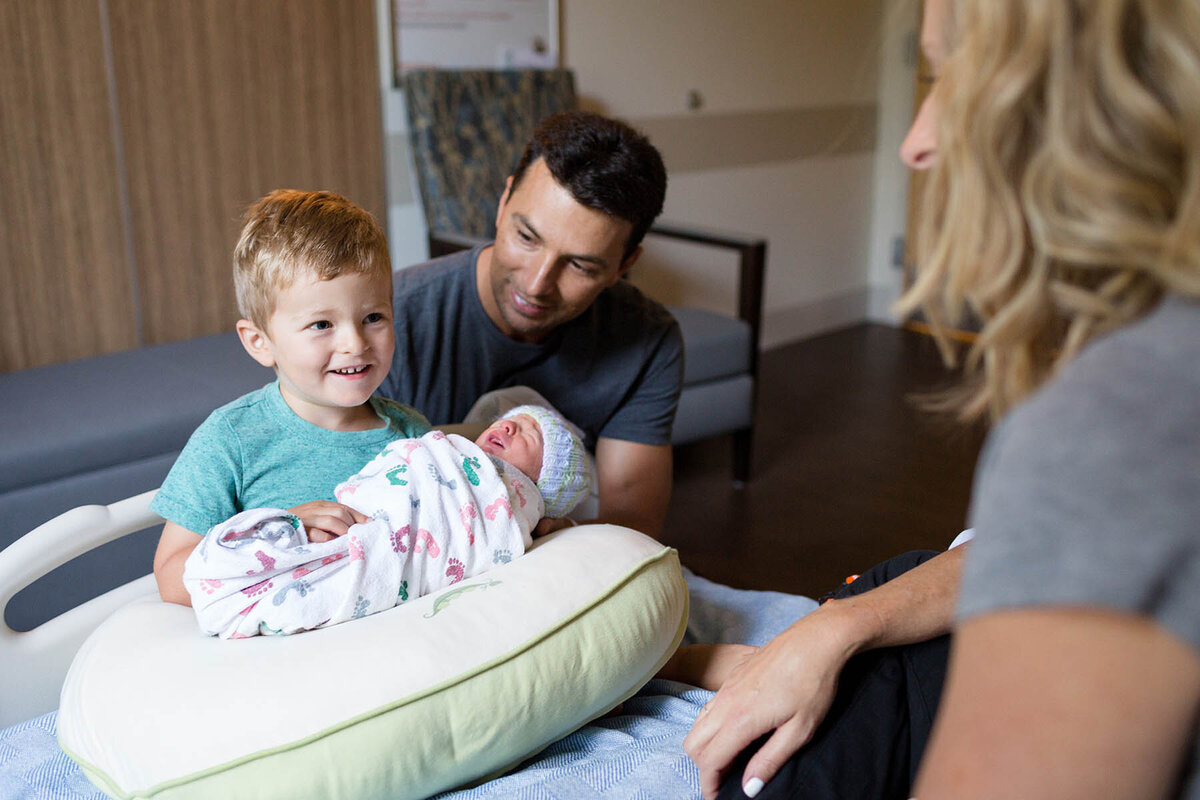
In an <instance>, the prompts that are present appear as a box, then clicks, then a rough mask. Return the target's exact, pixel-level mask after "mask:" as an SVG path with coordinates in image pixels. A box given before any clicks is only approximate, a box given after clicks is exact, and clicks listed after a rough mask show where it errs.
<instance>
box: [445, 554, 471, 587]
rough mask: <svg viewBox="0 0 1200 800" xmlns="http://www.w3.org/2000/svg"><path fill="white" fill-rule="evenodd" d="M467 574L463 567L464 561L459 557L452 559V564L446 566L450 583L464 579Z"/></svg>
mask: <svg viewBox="0 0 1200 800" xmlns="http://www.w3.org/2000/svg"><path fill="white" fill-rule="evenodd" d="M465 574H466V570H465V569H464V568H463V563H462V562H461V561H459V560H458V559H457V558H452V559H450V565H449V566H447V567H446V577H447V578H449V579H450V583H451V584H455V583H458V582H459V581H461V580H462V579H463V576H464V575H465Z"/></svg>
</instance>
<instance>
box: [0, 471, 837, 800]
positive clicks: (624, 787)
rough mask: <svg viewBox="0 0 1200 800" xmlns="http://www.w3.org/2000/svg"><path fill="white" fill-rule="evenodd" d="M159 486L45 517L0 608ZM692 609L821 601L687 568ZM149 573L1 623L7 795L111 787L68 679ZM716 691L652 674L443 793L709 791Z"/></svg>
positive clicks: (699, 631) (709, 625)
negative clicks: (61, 737) (618, 701)
mask: <svg viewBox="0 0 1200 800" xmlns="http://www.w3.org/2000/svg"><path fill="white" fill-rule="evenodd" d="M153 494H154V492H152V491H151V492H146V493H144V494H140V495H138V496H136V497H131V498H128V499H126V500H122V501H120V502H117V503H114V504H112V505H109V506H85V507H82V508H76V509H72V510H71V511H68V512H67V513H65V514H63V515H61V516H59V517H57V518H55V519H53V520H51V521H50V522H48V523H46V524H44V525H42V526H40V527H38V528H37V529H35V530H34V531H32V532H31V533H29V534H26V535H25V536H23V537H21V538H20V539H18V540H17V541H15V542H13V543H12V544H11V545H10V546H9V547H7V548H5V549H4V550H3V551H0V619H2V616H3V611H4V608H5V606H6V605H7V604H8V602H9V601H10V600H11V599H12V597H13V595H14V594H16V593H17V592H18V591H20V590H21V589H22V588H23V587H25V586H27V585H28V584H30V583H31V582H33V581H34V580H36V579H37V578H39V577H40V576H42V575H44V574H46V573H47V572H49V571H50V570H52V569H54V568H55V567H57V566H59V565H60V564H63V563H66V562H67V561H70V560H71V559H73V558H76V557H77V556H79V555H81V554H83V553H86V552H88V551H89V550H91V549H93V548H96V547H99V546H101V545H103V544H105V543H106V542H110V541H113V540H116V539H119V538H120V537H122V536H125V535H127V534H130V533H133V532H135V531H140V530H143V529H145V528H147V527H149V526H152V525H154V524H156V523H158V522H161V520H160V519H159V518H158V517H156V516H155V515H154V514H153V513H152V512H151V511H150V510H149V503H150V499H151V498H152V497H153ZM684 575H685V578H686V579H687V582H688V589H689V595H690V605H691V617H690V621H689V623H688V631H687V634H686V636H685V639H684V641H685V643H686V642H700V641H703V642H743V643H748V644H762V643H765V642H766V641H767V640H769V639H770V638H772V637H773V636H774V635H775V634H777V633H778V632H779V631H781V630H783V629H784V628H785V627H787V626H788V625H789V624H791V623H792V622H794V621H795V620H796V619H797V618H798V617H800V616H802V615H803V614H805V613H808V612H809V611H811V610H812V609H813V608H814V607H815V603H814V602H813V601H812V600H810V599H808V598H804V597H799V596H793V595H785V594H779V593H774V592H753V591H744V590H737V589H732V588H730V587H726V586H722V585H719V584H715V583H712V582H710V581H707V580H705V579H703V578H700V577H698V576H695V575H693V574H691V573H689V572H687V570H686V569H685V570H684ZM155 595H156V588H155V585H154V581H153V576H151V575H146V576H144V577H142V578H139V579H137V580H134V581H132V582H130V583H128V584H126V585H124V586H121V587H119V588H117V589H114V590H112V591H110V592H108V593H107V594H104V595H102V596H100V597H97V598H95V599H93V600H91V601H89V602H86V603H84V604H82V605H80V606H77V607H75V608H73V609H71V610H69V611H67V612H65V613H63V614H61V615H60V616H57V617H55V618H54V619H51V620H49V621H48V622H45V623H43V624H42V625H40V626H38V627H36V628H34V629H33V630H30V631H27V632H16V631H13V630H11V629H10V628H8V627H7V626H5V625H0V800H9V798H23V799H29V800H51V799H53V800H83V799H84V798H87V800H94V799H98V798H102V797H104V796H105V795H103V794H102V793H101V792H100V791H99V790H97V789H96V788H95V787H93V786H92V785H91V784H90V783H89V782H88V780H87V779H86V777H85V776H84V775H83V773H82V771H81V769H80V768H79V767H78V766H77V765H76V764H75V762H73V761H71V760H70V759H69V758H68V757H67V756H66V755H65V754H64V752H63V751H62V749H61V748H60V747H59V744H58V741H57V739H56V728H55V724H56V713H55V709H56V708H57V707H58V696H59V690H60V687H61V686H62V683H63V679H64V676H65V675H66V672H67V670H68V667H69V666H70V663H71V661H72V659H73V658H74V655H75V653H76V651H77V650H78V648H79V646H80V644H81V643H82V642H83V641H84V639H85V638H86V637H87V636H88V635H89V634H90V633H91V632H92V631H93V630H94V629H95V628H96V626H97V625H99V624H100V623H101V622H102V621H103V620H104V619H106V618H107V617H108V616H109V615H110V614H112V613H113V612H114V611H115V610H117V609H119V608H121V607H122V606H125V605H127V604H129V603H131V602H135V601H139V600H145V599H146V598H153V597H154V596H155ZM710 697H711V693H709V692H706V691H704V690H701V689H697V688H695V687H690V686H687V685H684V684H679V683H674V682H670V681H663V680H651V681H650V682H649V683H648V684H646V685H645V686H644V687H643V688H642V689H641V690H640V691H639V692H638V693H637V694H636V695H634V696H633V697H632V698H630V699H629V700H627V701H626V702H625V704H624V706H623V707H622V708H621V709H619V710H618V711H617V712H615V713H613V714H610V715H608V716H606V717H603V718H601V719H599V720H596V721H593V722H592V723H590V724H588V725H585V726H583V727H582V728H580V729H578V730H576V731H575V732H574V733H571V734H570V735H568V736H566V737H564V738H562V739H561V740H559V741H557V742H555V743H553V744H551V745H550V746H548V747H547V748H546V749H545V750H543V751H542V752H540V753H539V754H537V755H536V756H534V757H532V758H530V759H529V760H527V761H526V762H525V763H523V764H521V765H520V766H519V767H517V768H516V769H514V770H511V771H509V772H508V773H506V774H505V775H503V776H501V777H498V778H494V779H492V780H489V781H487V782H485V783H482V784H479V785H477V786H474V787H472V788H467V789H461V790H456V791H452V792H449V793H446V794H443V795H439V797H444V798H454V800H468V799H470V798H490V797H513V796H520V797H528V798H572V800H576V799H579V798H588V797H672V798H689V797H699V796H700V792H699V778H698V774H697V772H696V770H695V767H694V765H692V763H691V762H690V761H689V760H688V758H687V757H686V755H684V753H683V750H682V742H683V738H684V736H685V735H686V734H687V732H688V730H689V729H690V727H691V724H692V721H693V720H694V718H695V715H696V713H697V712H698V711H699V709H700V707H701V706H702V705H703V704H704V703H705V702H707V700H708V699H709V698H710Z"/></svg>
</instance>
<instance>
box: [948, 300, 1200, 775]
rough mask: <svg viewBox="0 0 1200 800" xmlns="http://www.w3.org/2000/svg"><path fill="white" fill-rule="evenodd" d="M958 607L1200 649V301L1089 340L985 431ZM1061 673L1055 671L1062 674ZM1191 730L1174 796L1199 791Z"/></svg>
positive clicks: (1180, 303)
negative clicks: (1132, 631) (1086, 623)
mask: <svg viewBox="0 0 1200 800" xmlns="http://www.w3.org/2000/svg"><path fill="white" fill-rule="evenodd" d="M971 524H972V526H973V527H974V528H975V531H976V537H975V540H974V542H973V543H972V544H971V551H970V553H969V554H968V556H967V563H966V567H965V571H964V575H963V583H962V592H961V597H960V600H959V608H958V617H959V619H960V620H961V619H965V618H967V617H972V616H975V615H978V614H982V613H986V612H989V611H994V610H998V609H1003V608H1020V607H1029V606H1059V607H1062V606H1074V607H1080V606H1088V607H1100V608H1106V609H1111V610H1115V611H1119V612H1128V613H1132V614H1138V615H1142V616H1146V617H1151V618H1153V619H1154V620H1155V621H1156V622H1157V623H1158V624H1159V625H1161V626H1162V627H1163V628H1165V629H1166V630H1168V631H1170V632H1172V633H1173V634H1175V635H1176V636H1177V637H1179V638H1180V639H1181V640H1182V641H1184V642H1186V643H1187V644H1189V645H1190V646H1191V647H1192V648H1193V649H1195V650H1197V651H1200V303H1197V302H1194V301H1189V300H1184V299H1181V298H1179V297H1168V299H1166V300H1165V301H1164V302H1163V303H1162V304H1160V306H1159V307H1158V308H1157V309H1155V310H1154V311H1153V312H1151V313H1150V314H1149V315H1147V316H1146V317H1145V318H1144V319H1142V320H1140V321H1138V322H1136V323H1134V324H1132V325H1130V326H1128V327H1126V328H1123V329H1121V330H1118V331H1116V332H1115V333H1112V334H1110V335H1108V336H1105V337H1103V338H1101V339H1098V340H1097V341H1094V342H1092V343H1091V344H1090V345H1088V346H1087V347H1086V348H1085V349H1084V351H1083V352H1082V353H1081V354H1080V355H1079V356H1078V357H1077V358H1076V359H1075V360H1074V361H1073V362H1072V363H1070V364H1069V365H1068V366H1067V367H1066V368H1064V369H1063V371H1062V373H1061V374H1060V375H1059V376H1058V377H1057V378H1056V379H1055V380H1053V381H1052V382H1050V383H1049V384H1047V386H1046V387H1045V388H1044V389H1042V390H1041V391H1039V392H1038V393H1036V394H1035V395H1034V396H1033V397H1032V398H1031V399H1030V400H1029V401H1028V402H1026V403H1024V404H1023V405H1021V406H1019V407H1018V408H1017V409H1015V410H1014V411H1013V412H1012V413H1011V414H1010V415H1009V417H1008V418H1007V419H1005V420H1004V421H1003V422H1002V423H1001V424H1000V425H999V426H998V427H997V428H996V430H995V432H994V433H993V435H992V436H991V437H990V439H989V441H988V444H987V446H986V448H985V449H984V453H983V456H982V457H981V459H980V466H979V470H978V473H977V475H976V480H975V489H974V495H973V499H972V509H971ZM1064 678H1066V676H1064ZM1197 765H1200V751H1197V750H1196V742H1195V741H1193V751H1192V763H1191V765H1190V769H1189V772H1188V775H1189V777H1188V779H1187V781H1186V782H1185V784H1184V791H1183V794H1182V796H1184V797H1191V798H1200V780H1198V779H1197V772H1196V767H1197Z"/></svg>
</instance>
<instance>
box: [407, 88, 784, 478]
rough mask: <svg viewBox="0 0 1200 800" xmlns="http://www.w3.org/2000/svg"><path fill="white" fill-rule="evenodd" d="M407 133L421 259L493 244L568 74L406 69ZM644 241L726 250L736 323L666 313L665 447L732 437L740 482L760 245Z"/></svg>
mask: <svg viewBox="0 0 1200 800" xmlns="http://www.w3.org/2000/svg"><path fill="white" fill-rule="evenodd" d="M403 87H404V95H405V104H406V107H407V111H408V125H409V135H410V137H411V144H412V152H413V160H414V164H415V167H416V173H417V184H418V187H419V189H420V193H421V203H422V206H423V207H424V211H425V219H426V224H427V225H428V228H429V252H430V255H431V256H439V255H445V254H446V253H451V252H454V251H455V250H461V249H465V248H468V247H472V246H474V245H475V244H477V243H479V242H480V241H487V240H490V239H491V238H493V237H494V236H495V233H496V229H495V215H496V203H497V200H498V199H499V196H500V192H501V190H502V189H503V187H504V181H505V179H507V178H508V176H509V175H510V174H511V173H512V169H513V167H515V166H516V163H517V160H518V159H519V158H520V155H521V150H522V148H523V147H524V145H525V142H527V141H528V140H529V138H530V136H532V134H533V131H534V129H535V128H536V127H537V125H538V124H539V123H540V122H541V121H542V120H543V119H544V118H545V117H547V116H549V115H550V114H553V113H554V112H556V111H563V110H569V109H572V108H575V104H576V103H575V81H574V76H573V75H572V73H571V72H570V71H568V70H432V69H431V70H413V71H410V72H408V73H406V74H405V75H404V78H403ZM650 234H651V235H659V236H667V237H671V238H674V239H681V240H686V241H691V242H697V243H700V244H704V245H711V246H713V247H721V248H728V249H732V250H734V251H735V252H736V253H737V254H738V256H739V258H738V264H739V274H738V316H737V317H731V316H728V315H724V314H718V313H715V312H712V311H708V310H705V309H699V308H688V307H681V306H672V307H671V309H670V310H671V312H672V313H673V314H674V315H675V318H676V319H678V320H679V325H680V328H681V329H682V331H683V340H684V347H685V352H686V366H685V371H684V386H683V393H682V395H681V397H680V400H679V411H678V413H677V414H676V418H675V428H674V431H673V433H672V442H673V443H674V444H685V443H687V442H692V441H696V440H699V439H704V438H707V437H709V436H716V435H722V434H732V436H733V443H734V458H733V475H734V480H735V481H738V482H742V481H745V480H747V479H748V478H749V475H750V454H751V443H752V441H753V431H754V401H755V390H756V382H757V371H758V337H759V327H760V322H761V317H762V287H763V271H764V269H765V264H766V242H765V241H764V240H762V239H760V238H754V237H739V236H736V235H730V234H717V233H713V232H708V231H703V230H700V229H695V228H691V227H686V226H681V225H674V224H667V223H659V224H656V225H655V226H654V227H653V228H651V229H650Z"/></svg>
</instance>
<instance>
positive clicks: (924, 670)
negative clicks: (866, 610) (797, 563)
mask: <svg viewBox="0 0 1200 800" xmlns="http://www.w3.org/2000/svg"><path fill="white" fill-rule="evenodd" d="M935 555H937V553H935V552H933V551H928V550H925V551H917V552H912V553H905V554H904V555H901V556H897V557H896V558H892V559H889V560H887V561H884V562H883V563H882V564H879V565H877V566H875V567H872V568H871V569H870V570H869V571H867V572H865V573H863V574H862V575H861V576H860V577H859V578H858V579H857V580H855V581H854V582H853V583H851V584H849V585H846V586H843V587H842V588H840V589H839V590H838V591H836V592H834V593H833V594H832V595H831V596H832V597H837V598H841V597H849V596H851V595H855V594H861V593H862V592H865V591H867V590H869V589H872V588H874V587H876V586H879V585H880V584H882V583H886V582H887V581H889V580H891V579H892V578H894V577H896V576H897V575H900V574H902V573H904V572H907V571H908V570H910V569H912V568H913V567H915V566H917V565H918V564H920V563H922V562H923V561H927V560H928V559H930V558H932V557H933V556H935ZM949 647H950V637H949V636H939V637H938V638H936V639H932V640H930V641H928V642H921V643H919V644H912V645H905V646H903V647H889V648H883V649H879V650H872V651H869V652H866V653H862V654H860V655H857V656H855V657H854V658H852V659H850V661H848V662H847V663H846V667H845V669H843V670H842V675H841V678H840V680H839V681H838V689H837V694H836V695H835V697H834V700H833V705H832V706H831V707H830V709H829V713H828V714H827V715H826V717H825V719H824V721H823V722H822V723H821V725H820V726H819V727H818V728H817V730H816V732H815V734H814V735H813V738H812V741H810V742H809V743H808V744H806V745H805V746H804V747H802V748H800V750H799V752H797V753H796V754H795V755H794V756H792V758H791V759H790V760H789V761H788V762H787V763H786V764H785V765H784V766H783V768H782V769H781V770H780V771H779V772H778V773H777V774H776V775H775V777H774V778H772V779H771V781H770V782H769V783H767V785H766V786H765V787H763V789H762V791H761V792H759V794H758V800H777V798H778V799H782V798H788V799H789V800H790V799H791V798H797V799H799V798H804V799H805V800H808V798H818V799H819V800H824V799H825V798H829V799H830V800H833V799H834V798H836V799H837V800H888V799H889V798H899V800H904V799H905V798H907V797H909V790H910V789H911V788H912V783H913V779H914V777H915V776H916V771H917V766H918V765H919V764H920V762H921V755H922V753H924V752H925V745H926V743H927V742H928V741H929V731H930V727H931V726H932V724H933V716H934V714H935V713H936V712H937V704H938V699H939V698H940V697H941V694H942V683H943V682H944V681H945V678H946V658H947V656H948V654H949ZM768 736H769V734H768ZM767 738H768V737H767V736H764V737H763V738H761V739H759V740H758V741H756V742H754V743H753V744H751V745H750V746H749V747H748V748H746V750H745V751H743V752H742V754H741V755H740V756H739V757H738V758H737V759H736V760H735V761H734V763H733V766H732V767H730V769H729V773H728V774H727V775H726V776H725V780H724V782H723V783H722V784H721V792H720V794H719V797H720V798H722V800H732V799H735V798H737V799H740V798H745V794H743V793H742V786H741V784H742V775H743V772H744V771H745V769H746V764H747V762H748V761H749V760H750V757H751V756H752V755H753V754H754V753H755V752H757V751H758V748H759V747H761V746H762V744H763V743H764V742H765V741H766V740H767Z"/></svg>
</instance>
